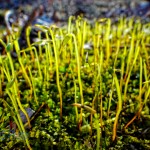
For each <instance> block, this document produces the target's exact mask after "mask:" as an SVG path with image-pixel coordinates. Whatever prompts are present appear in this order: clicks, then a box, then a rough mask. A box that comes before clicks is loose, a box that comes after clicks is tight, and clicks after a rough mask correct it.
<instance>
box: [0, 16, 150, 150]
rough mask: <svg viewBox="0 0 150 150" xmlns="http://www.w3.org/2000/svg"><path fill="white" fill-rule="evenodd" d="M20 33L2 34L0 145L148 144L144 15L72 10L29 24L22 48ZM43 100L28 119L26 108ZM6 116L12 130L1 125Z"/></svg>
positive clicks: (148, 51)
mask: <svg viewBox="0 0 150 150" xmlns="http://www.w3.org/2000/svg"><path fill="white" fill-rule="evenodd" d="M35 28H36V29H38V34H37V37H36V38H35V37H34V41H33V37H32V36H31V35H30V33H31V32H32V30H33V29H35ZM19 37H20V35H19V32H14V33H13V34H12V35H9V36H7V38H6V39H7V41H6V42H4V41H3V40H0V43H1V45H2V46H3V48H4V50H5V51H6V54H5V55H0V103H1V107H0V115H1V120H0V124H1V125H0V128H1V129H2V130H1V134H0V142H1V147H4V149H7V148H12V147H15V146H16V145H17V146H20V147H21V144H20V143H22V142H24V146H25V147H26V146H27V147H28V149H32V147H38V148H39V147H40V145H41V146H45V147H47V148H51V149H53V148H54V149H55V148H60V149H62V148H63V149H86V148H88V149H96V150H99V149H100V148H101V149H102V148H104V149H108V148H110V147H114V148H116V149H122V147H123V146H125V145H126V146H129V145H128V144H130V143H133V142H135V143H138V144H139V143H141V145H142V146H143V147H144V148H150V147H149V143H150V138H149V139H145V136H144V134H146V133H147V131H148V129H146V128H147V127H148V125H149V122H150V115H149V106H150V85H149V84H150V83H149V81H150V45H149V43H150V24H149V23H148V24H141V22H140V20H136V21H135V20H134V19H132V18H131V19H129V20H127V19H124V18H121V19H120V20H119V21H118V22H116V23H112V22H111V20H110V19H100V20H96V21H95V23H92V24H91V23H90V22H88V21H87V20H85V19H81V18H74V17H70V18H69V22H68V26H66V27H62V28H58V27H57V26H55V25H51V26H50V27H47V26H44V25H35V26H29V27H28V28H27V29H26V41H27V42H26V43H27V45H26V46H25V47H26V48H20V45H19V42H18V39H19ZM31 41H32V42H31ZM12 51H13V52H15V53H16V54H17V58H15V59H13V58H12V56H11V52H12ZM41 105H42V106H43V105H46V107H43V109H42V110H41V111H40V112H38V115H37V118H36V119H35V120H34V122H33V123H30V121H31V120H30V118H29V117H28V114H27V112H26V111H25V108H27V107H31V108H32V109H34V110H35V111H36V110H38V108H39V107H41ZM19 110H21V111H22V112H23V113H24V114H25V116H26V118H27V123H26V124H23V123H22V119H21V117H20V114H19ZM10 116H11V117H13V120H14V122H15V124H16V125H17V129H16V131H15V133H10V132H9V129H7V125H8V122H9V117H10ZM143 120H147V121H146V122H145V124H144V125H142V126H141V124H142V122H143ZM26 126H29V128H30V131H29V130H28V129H26ZM142 131H143V132H142ZM141 133H143V137H142V138H139V137H138V134H140V135H141ZM136 135H137V136H136ZM126 141H127V142H126ZM19 144H20V145H19ZM132 146H133V145H132ZM22 147H23V146H22Z"/></svg>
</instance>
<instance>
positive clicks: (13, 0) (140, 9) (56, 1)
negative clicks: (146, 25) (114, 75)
mask: <svg viewBox="0 0 150 150" xmlns="http://www.w3.org/2000/svg"><path fill="white" fill-rule="evenodd" d="M71 15H74V16H78V15H82V16H83V17H85V18H87V19H88V20H89V21H93V20H94V19H99V18H105V17H106V18H111V19H112V20H113V21H117V20H118V18H119V17H120V16H123V17H127V18H130V17H135V18H140V19H141V20H142V21H143V22H149V21H150V0H0V28H2V27H3V26H6V25H7V28H9V26H11V24H12V23H14V22H15V23H19V25H20V26H24V25H25V24H26V25H29V24H35V23H38V24H44V25H50V24H52V23H57V24H58V25H60V26H62V25H63V24H65V23H66V22H67V20H68V18H69V16H71Z"/></svg>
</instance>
